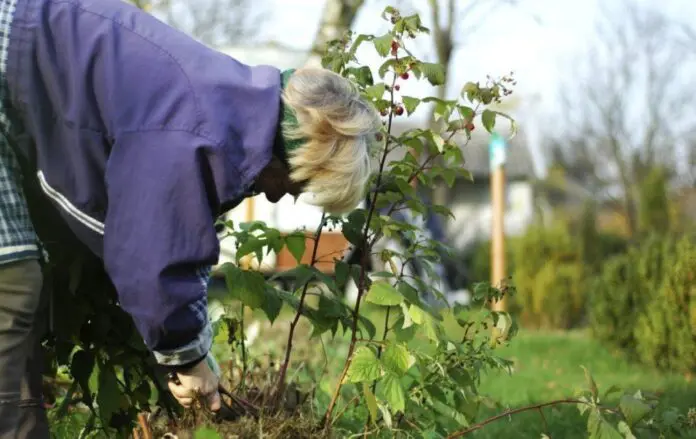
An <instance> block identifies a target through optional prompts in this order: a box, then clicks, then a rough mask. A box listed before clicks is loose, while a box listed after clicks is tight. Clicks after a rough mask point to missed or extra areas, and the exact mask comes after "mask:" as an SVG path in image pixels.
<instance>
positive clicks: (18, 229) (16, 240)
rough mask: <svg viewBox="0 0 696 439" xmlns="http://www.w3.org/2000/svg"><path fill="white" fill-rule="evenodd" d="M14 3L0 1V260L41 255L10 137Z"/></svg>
mask: <svg viewBox="0 0 696 439" xmlns="http://www.w3.org/2000/svg"><path fill="white" fill-rule="evenodd" d="M15 4H16V0H4V1H0V264H6V263H9V262H14V261H18V260H22V259H32V258H39V257H40V253H39V247H38V245H37V242H38V239H37V237H36V234H35V232H34V227H33V225H32V223H31V219H30V217H29V209H28V207H27V202H26V199H25V197H24V191H23V189H22V171H21V169H20V166H19V162H18V160H17V157H16V155H15V153H14V151H13V149H12V147H11V145H10V143H9V141H8V137H9V136H8V133H10V132H11V129H12V127H11V124H10V120H9V118H8V115H7V112H8V111H9V109H10V99H9V90H8V88H7V81H6V79H5V72H6V70H7V54H8V46H9V43H10V38H9V37H10V27H11V26H12V19H13V17H14V11H15Z"/></svg>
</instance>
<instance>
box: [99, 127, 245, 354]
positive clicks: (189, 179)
mask: <svg viewBox="0 0 696 439" xmlns="http://www.w3.org/2000/svg"><path fill="white" fill-rule="evenodd" d="M209 143H210V142H207V141H206V140H205V139H202V138H200V137H199V136H197V135H195V134H192V133H189V132H186V131H161V130H153V131H144V132H135V133H130V134H125V135H122V136H120V138H118V139H117V140H116V142H115V144H114V146H113V149H112V152H111V155H110V157H109V161H108V163H107V169H106V187H107V196H108V200H109V205H108V210H107V215H106V222H105V230H104V262H105V266H106V269H107V271H108V273H109V275H110V276H111V279H112V281H113V282H114V285H115V287H116V289H117V291H118V295H119V301H120V305H121V307H122V308H123V309H124V310H125V311H126V312H128V313H129V314H130V315H131V316H132V317H133V319H134V321H135V324H136V327H137V328H138V330H139V332H140V334H141V335H142V337H143V339H144V340H145V344H146V345H147V347H148V348H149V349H151V350H152V351H153V352H154V353H155V356H156V359H157V361H158V362H159V363H160V364H164V365H170V366H177V365H182V364H187V363H191V362H192V361H195V360H197V359H200V358H202V357H203V356H205V355H206V353H207V352H208V350H209V349H210V347H211V344H212V332H211V328H210V324H209V320H208V314H207V277H208V273H209V271H210V267H211V266H212V265H214V264H216V263H217V261H218V255H219V241H218V238H217V235H216V232H215V228H214V218H215V216H216V215H217V214H218V207H219V200H218V197H217V193H218V192H219V190H221V189H224V190H226V191H227V192H228V193H229V190H230V188H221V187H219V186H220V185H221V184H224V183H223V180H224V178H223V177H224V176H223V175H219V174H223V172H222V169H223V164H224V163H225V162H228V160H226V159H225V158H224V149H223V148H222V147H221V146H216V145H211V144H209ZM225 172H234V170H233V169H230V168H229V167H228V168H227V169H226V170H225ZM242 189H243V188H238V190H239V192H240V193H241V192H242Z"/></svg>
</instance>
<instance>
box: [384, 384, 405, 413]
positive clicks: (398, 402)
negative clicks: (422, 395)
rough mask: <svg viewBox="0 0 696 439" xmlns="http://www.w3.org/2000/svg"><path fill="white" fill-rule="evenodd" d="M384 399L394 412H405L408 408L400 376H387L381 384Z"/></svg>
mask: <svg viewBox="0 0 696 439" xmlns="http://www.w3.org/2000/svg"><path fill="white" fill-rule="evenodd" d="M381 384H382V386H381V387H382V393H383V394H384V399H386V400H387V403H389V405H390V406H391V409H392V411H394V412H395V413H396V412H403V411H404V409H405V408H406V395H404V388H403V386H402V385H401V380H400V379H399V377H398V376H395V375H392V374H387V375H385V376H384V379H383V380H382V382H381Z"/></svg>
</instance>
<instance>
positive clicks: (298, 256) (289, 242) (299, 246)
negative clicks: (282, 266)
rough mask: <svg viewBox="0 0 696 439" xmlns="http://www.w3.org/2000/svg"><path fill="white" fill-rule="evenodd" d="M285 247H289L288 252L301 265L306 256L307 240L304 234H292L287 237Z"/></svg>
mask: <svg viewBox="0 0 696 439" xmlns="http://www.w3.org/2000/svg"><path fill="white" fill-rule="evenodd" d="M285 245H286V246H287V247H288V251H289V252H290V254H292V256H293V257H294V258H295V260H296V261H297V263H298V264H299V263H300V261H301V260H302V256H304V253H305V250H306V245H307V240H306V237H305V235H304V233H292V234H290V235H288V236H286V237H285Z"/></svg>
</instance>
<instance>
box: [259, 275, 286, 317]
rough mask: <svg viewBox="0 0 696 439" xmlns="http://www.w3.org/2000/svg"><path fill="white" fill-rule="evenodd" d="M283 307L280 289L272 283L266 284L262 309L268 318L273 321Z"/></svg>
mask: <svg viewBox="0 0 696 439" xmlns="http://www.w3.org/2000/svg"><path fill="white" fill-rule="evenodd" d="M282 308H283V299H282V298H281V296H280V294H278V291H277V290H276V289H275V288H273V286H271V285H270V284H265V287H264V301H263V304H262V305H261V309H262V310H263V312H264V313H265V314H266V317H268V320H269V321H270V322H271V323H273V322H275V320H276V319H277V318H278V316H279V315H280V310H281V309H282Z"/></svg>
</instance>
